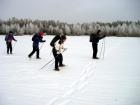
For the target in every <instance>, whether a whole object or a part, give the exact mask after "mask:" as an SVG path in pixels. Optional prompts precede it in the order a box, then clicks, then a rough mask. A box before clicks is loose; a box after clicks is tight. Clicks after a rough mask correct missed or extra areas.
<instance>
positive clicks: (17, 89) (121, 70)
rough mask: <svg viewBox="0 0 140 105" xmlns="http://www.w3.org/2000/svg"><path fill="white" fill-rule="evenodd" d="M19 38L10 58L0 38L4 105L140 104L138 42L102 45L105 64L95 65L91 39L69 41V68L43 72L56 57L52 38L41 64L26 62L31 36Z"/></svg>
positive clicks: (0, 88) (48, 38)
mask: <svg viewBox="0 0 140 105" xmlns="http://www.w3.org/2000/svg"><path fill="white" fill-rule="evenodd" d="M15 38H16V39H17V40H18V42H17V43H15V42H13V47H14V50H13V53H14V54H13V55H7V54H6V45H5V41H4V36H0V105H140V64H139V62H140V38H128V37H121V38H120V37H107V38H105V40H100V42H99V52H98V56H99V57H101V59H99V60H93V59H91V57H92V48H91V43H90V42H89V37H88V36H68V38H67V42H66V43H65V46H66V47H67V48H68V50H67V51H66V52H64V54H63V55H64V63H65V64H66V65H67V66H66V67H64V68H60V69H61V70H60V71H59V72H57V71H54V70H53V69H54V63H51V64H49V65H48V66H46V67H45V68H43V69H41V70H40V68H41V67H42V66H43V65H44V64H45V63H47V62H48V61H50V60H51V59H52V58H53V55H52V53H51V47H50V45H49V43H50V41H51V39H52V38H53V36H45V38H44V39H46V43H44V44H42V43H41V44H40V46H42V48H41V50H40V57H41V58H42V59H41V60H36V59H35V55H34V56H33V57H32V58H31V59H29V58H28V57H27V55H28V54H29V53H30V52H31V50H32V41H31V36H15ZM104 45H105V46H104ZM101 48H102V53H100V52H101ZM104 49H105V50H104ZM104 51H105V55H104V56H103V52H104Z"/></svg>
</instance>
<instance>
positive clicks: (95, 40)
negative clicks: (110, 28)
mask: <svg viewBox="0 0 140 105" xmlns="http://www.w3.org/2000/svg"><path fill="white" fill-rule="evenodd" d="M100 32H101V30H98V31H97V33H96V34H94V33H92V34H91V35H90V42H92V49H93V56H92V58H93V59H99V58H98V57H97V53H98V42H99V40H100V39H102V38H104V37H105V35H104V36H100Z"/></svg>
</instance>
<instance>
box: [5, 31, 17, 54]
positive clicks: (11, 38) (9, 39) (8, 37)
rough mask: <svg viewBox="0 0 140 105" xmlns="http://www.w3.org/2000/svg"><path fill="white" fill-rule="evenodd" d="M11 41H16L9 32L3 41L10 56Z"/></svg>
mask: <svg viewBox="0 0 140 105" xmlns="http://www.w3.org/2000/svg"><path fill="white" fill-rule="evenodd" d="M12 40H14V41H17V40H16V39H15V38H14V35H13V32H12V31H9V33H8V34H7V35H6V36H5V41H6V45H7V54H9V52H10V54H12V51H13V48H12Z"/></svg>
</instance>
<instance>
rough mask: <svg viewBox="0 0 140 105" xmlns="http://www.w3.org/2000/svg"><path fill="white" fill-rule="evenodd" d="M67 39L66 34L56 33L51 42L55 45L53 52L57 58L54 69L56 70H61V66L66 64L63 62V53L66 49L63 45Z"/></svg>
mask: <svg viewBox="0 0 140 105" xmlns="http://www.w3.org/2000/svg"><path fill="white" fill-rule="evenodd" d="M65 40H66V35H62V36H60V35H56V36H55V37H54V38H53V39H52V41H51V43H50V45H51V46H52V47H53V49H52V53H53V56H54V58H55V69H54V70H56V71H59V67H63V66H65V65H64V64H63V55H62V53H63V52H64V50H66V49H65V48H64V46H63V45H64V42H65Z"/></svg>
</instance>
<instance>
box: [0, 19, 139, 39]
mask: <svg viewBox="0 0 140 105" xmlns="http://www.w3.org/2000/svg"><path fill="white" fill-rule="evenodd" d="M98 29H101V30H102V34H104V35H107V36H130V37H134V36H138V37H139V36H140V21H136V22H132V21H116V22H111V23H103V22H92V23H75V24H68V23H64V22H59V21H54V20H48V21H47V20H31V19H17V18H15V17H13V18H10V19H9V20H6V21H4V20H1V19H0V34H1V35H3V34H6V33H8V32H9V31H13V32H14V33H16V34H17V35H25V34H28V35H29V34H34V33H36V32H39V31H44V32H46V33H47V34H48V35H56V34H60V33H64V34H67V35H89V34H91V33H93V32H94V33H95V32H96V31H97V30H98Z"/></svg>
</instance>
